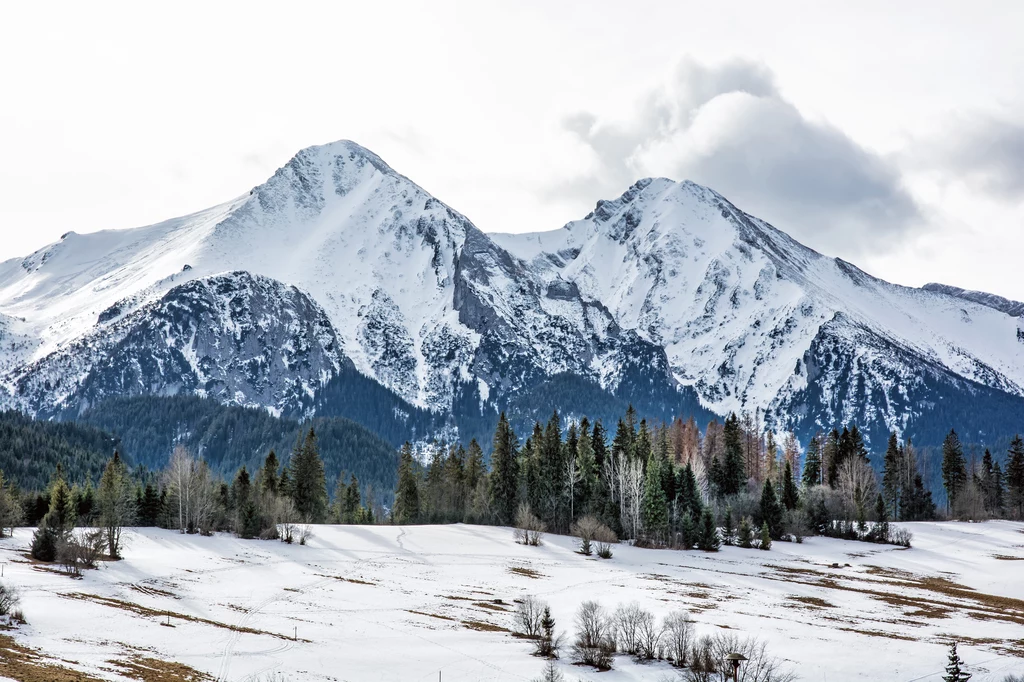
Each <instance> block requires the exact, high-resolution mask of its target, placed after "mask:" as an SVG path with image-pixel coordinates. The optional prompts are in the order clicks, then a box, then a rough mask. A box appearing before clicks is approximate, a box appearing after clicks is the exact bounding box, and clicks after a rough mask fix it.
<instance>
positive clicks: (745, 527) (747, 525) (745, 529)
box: [736, 516, 754, 549]
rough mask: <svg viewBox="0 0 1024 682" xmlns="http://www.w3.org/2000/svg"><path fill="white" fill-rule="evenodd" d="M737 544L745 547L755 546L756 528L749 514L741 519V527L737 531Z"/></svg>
mask: <svg viewBox="0 0 1024 682" xmlns="http://www.w3.org/2000/svg"><path fill="white" fill-rule="evenodd" d="M736 544H737V545H739V546H740V547H742V548H744V549H750V548H751V547H753V546H754V529H753V524H752V523H751V521H750V517H749V516H744V517H743V518H742V519H740V529H739V530H738V531H737V532H736Z"/></svg>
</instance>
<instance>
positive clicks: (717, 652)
mask: <svg viewBox="0 0 1024 682" xmlns="http://www.w3.org/2000/svg"><path fill="white" fill-rule="evenodd" d="M734 652H735V653H738V654H742V655H743V656H745V657H746V659H747V660H746V662H745V663H744V664H743V666H742V667H741V668H740V674H739V680H740V682H792V681H793V680H795V679H796V675H795V674H794V673H792V672H790V671H789V670H786V669H785V668H784V667H783V663H782V661H781V660H779V659H778V658H774V657H772V656H771V655H770V654H769V653H768V645H767V644H765V643H764V642H762V641H760V640H758V639H755V638H753V637H746V638H741V637H739V636H738V635H734V634H729V633H719V634H717V635H714V636H713V637H709V636H704V637H701V638H700V639H699V640H697V642H696V643H695V644H694V646H693V650H692V652H691V654H690V667H689V668H687V669H686V670H685V672H684V673H683V679H684V680H686V681H687V682H712V681H714V682H718V680H720V679H721V676H723V675H725V674H726V673H727V672H728V673H731V672H732V671H731V670H729V669H727V668H725V666H726V665H727V664H726V663H725V657H726V656H727V655H728V654H730V653H734Z"/></svg>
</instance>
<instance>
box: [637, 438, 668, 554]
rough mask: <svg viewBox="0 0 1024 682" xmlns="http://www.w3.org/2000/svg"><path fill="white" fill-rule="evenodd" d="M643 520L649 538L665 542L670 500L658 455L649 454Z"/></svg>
mask: <svg viewBox="0 0 1024 682" xmlns="http://www.w3.org/2000/svg"><path fill="white" fill-rule="evenodd" d="M645 430H646V429H643V430H642V431H641V433H643V431H645ZM641 520H642V522H643V525H644V531H645V532H646V534H647V538H648V539H649V540H652V541H655V542H664V541H665V536H666V535H667V533H668V500H666V499H665V490H664V489H663V488H662V486H661V464H660V462H659V461H658V458H657V457H654V456H653V455H649V456H648V462H647V472H646V474H645V477H644V497H643V507H642V509H641Z"/></svg>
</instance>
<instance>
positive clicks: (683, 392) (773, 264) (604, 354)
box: [0, 141, 1024, 440]
mask: <svg viewBox="0 0 1024 682" xmlns="http://www.w3.org/2000/svg"><path fill="white" fill-rule="evenodd" d="M968 294H969V295H968ZM986 296H987V295H984V294H978V293H977V292H962V291H961V290H955V291H954V290H952V288H942V287H940V286H937V285H932V286H929V287H927V288H925V289H912V288H906V287H901V286H896V285H893V284H889V283H887V282H884V281H881V280H878V279H876V278H873V277H871V276H870V275H867V274H866V273H864V272H862V271H861V270H859V269H857V268H856V267H855V266H853V265H851V264H849V263H846V262H845V261H842V260H839V259H833V258H828V257H826V256H823V255H821V254H818V253H816V252H815V251H813V250H811V249H809V248H807V247H805V246H803V245H801V244H799V243H798V242H796V241H795V240H793V239H792V238H790V237H789V236H788V235H786V234H785V233H784V232H781V231H780V230H778V229H776V228H774V227H772V226H771V225H769V224H767V223H765V222H764V221H761V220H759V219H757V218H755V217H753V216H750V215H748V214H746V213H744V212H743V211H742V210H740V209H738V208H737V207H735V206H734V205H733V204H731V203H730V202H729V201H728V200H726V199H725V198H724V197H722V196H721V195H719V194H718V193H716V192H714V191H713V190H710V189H708V188H705V187H701V186H700V185H696V184H694V183H691V182H681V183H677V182H673V181H671V180H667V179H664V178H655V179H645V180H641V181H639V182H637V183H635V184H634V185H633V186H632V187H630V188H629V189H628V190H627V191H626V192H625V193H624V194H623V195H622V196H621V197H619V198H617V199H615V200H611V201H600V202H598V204H597V206H596V207H595V209H594V211H593V212H592V213H590V214H589V215H587V216H586V217H585V218H583V219H581V220H577V221H574V222H571V223H569V224H568V225H566V226H564V227H562V228H560V229H558V230H553V231H550V232H541V233H533V234H486V233H484V232H482V231H481V230H479V229H478V228H477V227H476V226H474V225H473V224H472V223H471V222H470V221H469V220H468V219H466V218H465V217H464V216H462V215H461V214H459V213H458V212H456V211H454V210H453V209H451V208H449V207H448V206H446V205H445V204H443V203H442V202H440V201H438V200H437V199H435V198H434V197H432V196H430V195H429V194H428V193H427V192H425V191H424V190H423V189H422V188H420V187H419V186H418V185H416V184H415V183H413V182H412V181H410V180H409V179H408V178H406V177H404V176H402V175H400V174H399V173H397V172H395V171H394V170H393V169H391V167H390V166H388V165H387V164H386V163H385V162H384V161H383V160H381V159H380V157H378V156H377V155H376V154H373V153H372V152H370V151H368V150H366V149H365V148H363V147H361V146H359V145H357V144H355V143H353V142H347V141H342V142H335V143H332V144H327V145H322V146H317V147H310V148H308V149H304V150H302V151H300V152H299V153H298V154H296V155H295V157H294V158H292V159H291V160H290V161H289V162H288V163H287V164H285V165H284V166H283V167H282V168H281V169H279V170H278V171H277V172H276V173H275V174H274V175H273V176H272V177H271V178H269V179H268V180H267V181H266V182H265V183H263V184H262V185H259V186H258V187H256V188H254V189H253V190H252V191H251V192H249V193H248V194H246V195H244V196H242V197H239V198H237V199H234V200H232V201H229V202H227V203H225V204H222V205H220V206H217V207H214V208H211V209H208V210H206V211H201V212H199V213H196V214H193V215H190V216H185V217H183V218H176V219H173V220H169V221H166V222H163V223H159V224H157V225H152V226H148V227H141V228H136V229H132V230H119V231H104V232H97V233H92V234H84V235H83V234H76V233H73V232H72V233H68V234H67V235H65V237H64V238H63V239H62V240H61V241H60V242H58V243H56V244H53V245H50V246H48V247H46V248H44V249H41V250H40V251H37V252H36V253H34V254H32V255H30V256H28V257H26V258H22V259H15V260H10V261H6V262H4V263H2V264H0V343H2V351H0V385H2V387H3V395H2V396H0V401H2V402H3V403H4V404H5V405H7V406H11V407H17V408H19V409H22V410H25V411H29V412H31V413H34V414H39V415H60V416H73V415H75V414H77V413H79V412H81V411H82V410H84V409H86V408H87V407H88V406H89V405H91V404H95V403H96V402H97V401H100V400H103V399H104V398H105V397H109V396H113V395H121V394H126V393H127V394H131V395H135V394H140V393H158V394H174V393H180V392H188V393H197V394H201V395H207V396H210V397H214V398H216V399H218V400H220V401H222V402H225V403H232V404H242V405H252V406H260V407H265V408H268V409H271V410H274V411H275V412H279V413H287V414H297V415H305V416H309V415H311V414H313V413H323V412H324V411H325V410H329V409H330V408H329V407H327V404H328V403H326V402H325V401H324V400H322V399H321V398H322V395H324V394H325V392H326V391H328V390H331V391H337V390H339V387H338V382H339V381H342V380H343V377H350V378H352V377H359V376H361V377H362V379H361V380H362V381H366V380H371V381H372V382H376V383H377V384H379V385H380V386H381V387H382V388H381V390H384V391H386V392H389V393H391V394H393V395H394V396H395V399H396V401H399V402H398V403H396V404H404V405H406V406H407V407H406V408H402V409H405V410H407V409H427V410H434V411H439V412H445V413H452V414H453V415H454V418H455V422H456V423H458V422H459V420H460V419H468V418H470V417H472V418H474V419H475V418H481V417H482V418H486V419H487V420H490V419H492V418H493V412H494V410H497V409H506V408H509V409H511V408H516V409H519V410H528V409H529V408H528V403H529V398H530V396H531V395H534V394H536V393H537V392H538V391H546V392H547V393H548V394H550V395H556V396H561V397H559V398H557V399H556V400H555V402H560V404H561V406H562V407H563V408H565V409H567V410H568V411H569V412H570V413H575V414H581V413H584V412H590V413H592V414H594V413H598V412H600V408H599V407H598V406H599V405H607V404H609V403H608V401H619V402H626V401H631V402H635V403H637V404H639V405H641V406H643V407H644V408H645V410H646V411H647V412H648V413H651V414H652V416H661V417H668V416H671V415H672V414H679V413H681V412H682V413H689V412H698V413H700V414H701V415H705V416H706V415H707V412H706V411H705V410H710V411H711V412H714V413H718V414H725V413H727V412H730V411H742V410H748V411H751V412H754V411H760V412H761V413H762V414H764V415H765V418H766V420H767V422H768V423H769V424H770V425H772V426H773V427H775V428H794V429H796V430H798V431H799V432H801V433H802V434H806V433H809V432H811V431H813V430H815V429H817V428H820V427H826V426H828V427H830V426H832V425H833V424H839V423H844V422H856V423H858V424H860V425H862V426H864V427H865V428H866V430H867V431H868V432H869V433H874V434H876V436H877V435H878V434H882V433H884V432H885V431H887V430H889V429H890V428H896V429H897V430H899V431H901V433H903V434H904V435H907V436H915V435H918V436H920V437H925V439H926V440H928V439H931V434H932V432H933V431H934V430H935V429H938V428H940V427H941V428H945V429H948V428H949V426H951V425H958V428H959V429H960V430H963V431H965V432H966V433H967V434H968V435H986V434H988V433H990V432H991V429H992V425H993V424H996V423H998V419H997V416H999V415H1004V416H1005V415H1006V414H1012V415H1014V417H1013V419H1010V420H1009V422H1012V423H1010V424H1009V426H1008V428H1010V427H1016V426H1020V425H1019V424H1018V422H1019V421H1020V415H1021V414H1024V409H1022V408H1024V399H1022V396H1024V342H1022V340H1021V339H1022V338H1024V335H1022V333H1021V331H1020V325H1019V319H1018V318H1017V317H1015V316H1014V313H1015V312H1017V311H1016V310H1015V309H1009V308H1007V307H1006V306H1003V305H995V304H993V301H995V300H996V299H997V298H998V297H989V298H986ZM997 303H998V301H997ZM1009 303H1012V302H1009ZM353 380H354V379H353ZM328 387H330V389H328ZM549 402H550V401H549ZM1009 422H1008V423H1009ZM925 433H927V434H929V435H928V436H923V434H925Z"/></svg>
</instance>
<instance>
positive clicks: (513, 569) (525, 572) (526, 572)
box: [508, 566, 544, 580]
mask: <svg viewBox="0 0 1024 682" xmlns="http://www.w3.org/2000/svg"><path fill="white" fill-rule="evenodd" d="M508 570H509V572H510V573H515V574H516V575H522V576H526V577H527V578H533V579H534V580H539V579H540V578H543V577H544V574H543V573H540V572H538V571H535V570H533V569H532V568H523V567H522V566H510V567H509V569H508Z"/></svg>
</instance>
